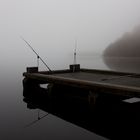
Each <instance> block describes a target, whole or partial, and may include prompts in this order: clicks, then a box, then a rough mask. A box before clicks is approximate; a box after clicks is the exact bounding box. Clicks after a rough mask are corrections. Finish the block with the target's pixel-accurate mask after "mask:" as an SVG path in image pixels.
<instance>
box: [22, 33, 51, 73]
mask: <svg viewBox="0 0 140 140" xmlns="http://www.w3.org/2000/svg"><path fill="white" fill-rule="evenodd" d="M20 38H21V39H22V40H23V41H24V42H25V43H26V44H27V45H28V47H29V48H30V49H31V50H32V51H33V52H34V53H35V54H36V55H37V59H38V60H39V59H40V60H41V61H42V63H43V64H44V65H45V66H46V67H47V68H48V70H49V71H50V72H52V70H51V69H50V68H49V66H48V65H47V64H46V63H45V61H44V60H43V59H42V58H41V57H40V56H39V54H38V53H37V52H36V51H35V50H34V49H33V47H32V46H31V45H30V44H29V43H28V42H27V41H26V40H25V39H24V38H23V37H22V36H20ZM38 64H39V62H38Z"/></svg>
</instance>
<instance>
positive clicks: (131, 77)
mask: <svg viewBox="0 0 140 140" xmlns="http://www.w3.org/2000/svg"><path fill="white" fill-rule="evenodd" d="M23 76H25V77H26V78H29V79H34V80H38V81H42V82H46V83H54V84H62V85H69V86H75V87H78V88H86V89H89V90H92V91H98V92H100V93H111V94H120V95H130V96H138V97H140V75H139V74H133V73H123V72H113V71H104V70H88V69H81V70H80V71H79V72H71V71H70V70H58V71H53V72H52V73H49V72H38V73H27V72H25V73H24V74H23Z"/></svg>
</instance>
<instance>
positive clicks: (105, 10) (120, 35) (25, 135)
mask: <svg viewBox="0 0 140 140" xmlns="http://www.w3.org/2000/svg"><path fill="white" fill-rule="evenodd" d="M139 13H140V1H139V0H102V1H100V0H0V104H1V105H0V111H1V115H0V139H1V140H11V139H14V140H16V139H20V140H30V139H34V140H40V139H41V140H46V139H47V140H58V139H61V140H77V139H79V140H93V139H95V140H106V139H108V137H105V135H99V134H98V133H94V132H90V131H88V130H86V129H84V128H82V127H79V126H77V125H74V124H72V123H70V122H67V121H65V120H63V119H60V118H59V117H56V116H55V115H52V114H50V115H48V116H47V117H45V118H43V119H41V120H40V121H38V122H37V123H35V124H34V125H32V126H31V127H28V128H25V126H26V125H28V124H30V123H31V122H33V121H34V120H36V119H37V115H38V110H37V109H33V110H31V109H28V108H27V104H26V103H25V102H23V83H22V82H23V81H22V80H23V78H24V77H23V72H25V71H26V67H34V66H37V57H36V55H35V54H34V52H33V51H32V50H31V49H30V48H29V47H28V46H27V44H26V43H25V42H24V41H23V40H22V39H21V38H20V36H23V37H24V39H25V40H27V41H28V42H29V43H30V45H31V46H32V47H33V48H34V49H35V50H36V52H37V53H38V54H39V55H40V56H41V57H42V59H43V60H44V61H45V62H46V63H47V65H48V66H49V67H50V68H51V70H60V69H67V68H69V65H70V64H73V62H74V56H73V55H74V49H75V40H77V56H76V57H77V59H76V62H77V63H78V64H80V66H81V68H87V69H98V70H114V71H125V72H137V73H139V72H140V65H139V63H140V59H139V57H140V53H139V52H140V26H139V25H140V14H139ZM39 70H46V67H45V66H44V65H43V63H42V62H41V61H40V62H39ZM41 113H42V114H43V115H44V114H46V112H43V111H42V112H41ZM101 116H103V115H101ZM105 127H107V125H105ZM97 129H98V125H97ZM99 129H102V127H100V128H99ZM116 133H117V132H116ZM116 133H115V135H116ZM101 134H104V131H103V132H102V133H101ZM107 134H108V135H109V134H112V135H113V134H114V133H110V131H109V132H107Z"/></svg>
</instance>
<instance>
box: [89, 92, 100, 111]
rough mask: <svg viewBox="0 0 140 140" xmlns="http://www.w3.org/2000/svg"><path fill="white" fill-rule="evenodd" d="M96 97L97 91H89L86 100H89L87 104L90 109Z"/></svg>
mask: <svg viewBox="0 0 140 140" xmlns="http://www.w3.org/2000/svg"><path fill="white" fill-rule="evenodd" d="M97 97H98V93H97V92H95V91H89V95H88V102H89V106H90V107H91V109H92V108H94V107H95V104H96V100H97Z"/></svg>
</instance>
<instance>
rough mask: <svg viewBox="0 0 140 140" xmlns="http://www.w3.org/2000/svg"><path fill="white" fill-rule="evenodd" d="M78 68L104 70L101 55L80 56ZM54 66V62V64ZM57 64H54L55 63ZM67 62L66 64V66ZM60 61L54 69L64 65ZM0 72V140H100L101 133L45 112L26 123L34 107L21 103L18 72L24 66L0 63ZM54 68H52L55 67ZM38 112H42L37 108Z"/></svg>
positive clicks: (20, 78) (32, 115)
mask: <svg viewBox="0 0 140 140" xmlns="http://www.w3.org/2000/svg"><path fill="white" fill-rule="evenodd" d="M80 60H81V61H79V63H81V66H82V67H86V68H87V67H88V68H97V69H98V68H99V69H103V68H104V69H106V67H105V65H104V64H103V62H102V60H101V58H98V59H97V58H93V59H91V58H88V57H86V58H83V59H82V58H80ZM54 65H55V64H54ZM57 65H58V64H57ZM66 65H67V66H66ZM68 65H69V63H67V62H66V63H64V62H61V63H59V65H58V66H57V67H58V69H61V67H62V68H66V67H68ZM4 66H5V67H3V68H2V69H1V73H0V77H1V78H0V111H1V113H0V114H1V115H0V139H1V140H9V139H10V140H11V139H20V140H25V139H26V140H28V139H29V140H30V139H34V140H46V139H47V140H58V139H61V140H66V139H67V140H77V139H80V140H93V139H94V140H104V139H106V138H103V137H102V136H99V135H97V134H95V133H92V132H90V131H88V130H86V129H83V128H80V127H79V126H76V125H74V124H72V123H69V122H67V121H64V120H62V119H60V118H58V117H56V116H54V115H51V114H49V115H48V116H47V117H45V118H43V119H41V120H40V121H39V122H37V123H35V124H34V125H32V126H30V127H27V128H25V126H26V125H28V124H29V123H31V122H32V121H35V120H36V119H37V113H38V110H37V109H34V110H30V109H28V108H27V104H26V103H25V102H23V95H22V94H23V87H22V80H23V77H22V73H23V72H24V71H25V70H26V67H20V66H18V64H17V65H16V64H15V66H12V65H10V66H9V65H6V64H5V65H4ZM57 67H54V68H57ZM40 113H41V115H44V114H45V113H46V112H43V111H41V112H40Z"/></svg>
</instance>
